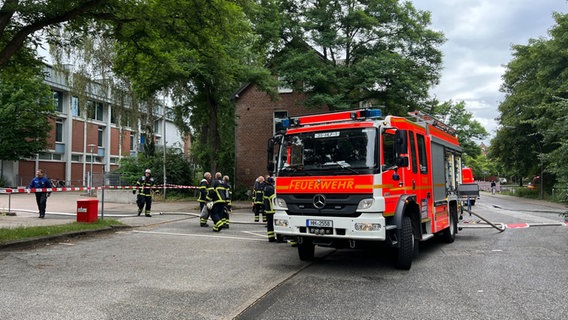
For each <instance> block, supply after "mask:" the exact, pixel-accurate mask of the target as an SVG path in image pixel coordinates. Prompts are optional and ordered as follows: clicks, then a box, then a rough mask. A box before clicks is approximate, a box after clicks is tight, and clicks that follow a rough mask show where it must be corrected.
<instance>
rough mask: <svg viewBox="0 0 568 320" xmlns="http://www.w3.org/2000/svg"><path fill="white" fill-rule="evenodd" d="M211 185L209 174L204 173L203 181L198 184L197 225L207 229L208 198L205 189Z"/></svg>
mask: <svg viewBox="0 0 568 320" xmlns="http://www.w3.org/2000/svg"><path fill="white" fill-rule="evenodd" d="M210 184H211V172H205V173H204V174H203V179H202V180H201V182H200V183H199V198H197V202H199V212H200V217H199V225H200V226H201V227H208V226H209V225H208V224H207V219H209V209H208V208H207V201H209V200H211V199H209V196H208V195H207V188H209V185H210Z"/></svg>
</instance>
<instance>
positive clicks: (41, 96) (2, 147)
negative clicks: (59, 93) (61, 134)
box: [0, 61, 55, 160]
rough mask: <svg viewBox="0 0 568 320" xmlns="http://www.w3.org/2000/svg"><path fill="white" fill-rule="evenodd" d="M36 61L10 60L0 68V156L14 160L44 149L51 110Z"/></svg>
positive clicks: (47, 89)
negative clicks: (16, 61) (23, 62)
mask: <svg viewBox="0 0 568 320" xmlns="http://www.w3.org/2000/svg"><path fill="white" fill-rule="evenodd" d="M40 70H41V69H40V67H39V66H37V65H31V66H29V65H19V64H18V63H14V61H13V62H12V63H11V64H9V65H7V66H5V67H4V68H3V69H0V128H2V130H0V159H2V160H18V159H20V158H21V157H29V156H32V155H34V154H35V153H37V152H39V151H41V150H43V149H46V147H47V138H48V136H49V132H50V130H51V126H50V125H49V118H50V117H52V116H53V115H54V113H55V106H54V103H53V96H52V93H51V90H50V88H49V86H48V85H46V84H45V83H44V82H43V76H44V75H43V73H41V71H40Z"/></svg>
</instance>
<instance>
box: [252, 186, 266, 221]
mask: <svg viewBox="0 0 568 320" xmlns="http://www.w3.org/2000/svg"><path fill="white" fill-rule="evenodd" d="M264 186H265V182H264V177H263V176H259V177H258V178H256V180H255V182H254V187H253V190H252V191H253V195H252V197H253V198H252V200H253V203H254V208H253V211H254V222H258V221H259V220H260V215H261V214H262V222H266V214H264V213H263V211H264V199H263V198H264Z"/></svg>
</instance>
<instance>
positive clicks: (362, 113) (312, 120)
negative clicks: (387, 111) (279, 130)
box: [282, 109, 382, 128]
mask: <svg viewBox="0 0 568 320" xmlns="http://www.w3.org/2000/svg"><path fill="white" fill-rule="evenodd" d="M380 117H382V112H381V110H379V109H364V110H356V111H341V112H334V113H323V114H313V115H307V116H300V117H293V118H286V119H283V120H282V126H283V127H284V128H290V127H296V126H300V125H309V124H321V123H330V122H336V121H347V120H365V119H376V118H380Z"/></svg>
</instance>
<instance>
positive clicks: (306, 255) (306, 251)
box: [298, 238, 315, 261]
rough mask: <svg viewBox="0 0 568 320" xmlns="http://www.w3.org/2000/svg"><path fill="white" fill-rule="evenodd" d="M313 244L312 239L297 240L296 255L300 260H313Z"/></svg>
mask: <svg viewBox="0 0 568 320" xmlns="http://www.w3.org/2000/svg"><path fill="white" fill-rule="evenodd" d="M314 251H315V245H314V243H313V242H312V240H309V239H306V238H304V239H303V241H301V242H298V255H299V256H300V260H302V261H312V260H314Z"/></svg>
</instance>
